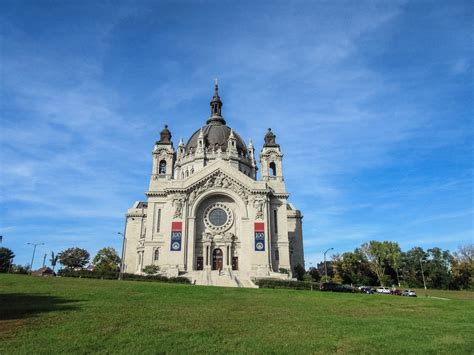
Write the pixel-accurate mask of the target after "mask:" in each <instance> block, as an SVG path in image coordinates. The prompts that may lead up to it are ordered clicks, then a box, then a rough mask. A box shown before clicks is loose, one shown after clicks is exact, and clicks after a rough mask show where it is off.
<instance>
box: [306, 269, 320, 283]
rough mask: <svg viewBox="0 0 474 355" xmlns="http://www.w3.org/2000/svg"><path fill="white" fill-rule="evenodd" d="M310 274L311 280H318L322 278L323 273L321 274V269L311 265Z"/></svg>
mask: <svg viewBox="0 0 474 355" xmlns="http://www.w3.org/2000/svg"><path fill="white" fill-rule="evenodd" d="M308 274H309V275H310V276H311V280H312V281H314V282H318V281H319V280H321V275H320V274H319V271H318V269H317V268H315V267H310V268H309V270H308Z"/></svg>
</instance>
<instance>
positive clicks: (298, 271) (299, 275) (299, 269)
mask: <svg viewBox="0 0 474 355" xmlns="http://www.w3.org/2000/svg"><path fill="white" fill-rule="evenodd" d="M293 271H294V276H295V277H296V279H297V280H299V281H303V277H304V274H305V273H306V270H305V269H304V267H303V266H302V265H301V264H298V265H296V266H295V268H294V270H293Z"/></svg>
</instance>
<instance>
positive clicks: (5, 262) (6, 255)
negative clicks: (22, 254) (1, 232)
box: [0, 247, 15, 272]
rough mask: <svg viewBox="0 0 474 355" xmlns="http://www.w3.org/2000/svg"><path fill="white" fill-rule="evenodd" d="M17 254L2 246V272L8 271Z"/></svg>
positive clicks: (0, 267)
mask: <svg viewBox="0 0 474 355" xmlns="http://www.w3.org/2000/svg"><path fill="white" fill-rule="evenodd" d="M14 257H15V254H13V251H11V250H10V249H8V248H4V247H1V248H0V272H8V270H9V269H10V265H11V264H12V261H13V258H14Z"/></svg>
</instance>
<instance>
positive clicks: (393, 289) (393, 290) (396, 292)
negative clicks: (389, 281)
mask: <svg viewBox="0 0 474 355" xmlns="http://www.w3.org/2000/svg"><path fill="white" fill-rule="evenodd" d="M390 294H391V295H395V296H401V295H402V290H399V289H398V288H392V289H391V290H390Z"/></svg>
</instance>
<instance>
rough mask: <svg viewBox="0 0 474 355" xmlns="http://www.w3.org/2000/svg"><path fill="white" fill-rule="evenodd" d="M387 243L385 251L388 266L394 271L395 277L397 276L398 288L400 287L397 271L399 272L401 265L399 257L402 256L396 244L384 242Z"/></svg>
mask: <svg viewBox="0 0 474 355" xmlns="http://www.w3.org/2000/svg"><path fill="white" fill-rule="evenodd" d="M384 243H387V244H386V245H387V249H388V254H389V260H388V264H389V266H390V267H391V268H392V269H393V271H395V275H396V276H397V284H398V287H400V275H399V274H398V273H399V270H400V263H401V256H402V250H401V249H400V246H399V245H398V243H394V242H384Z"/></svg>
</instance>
